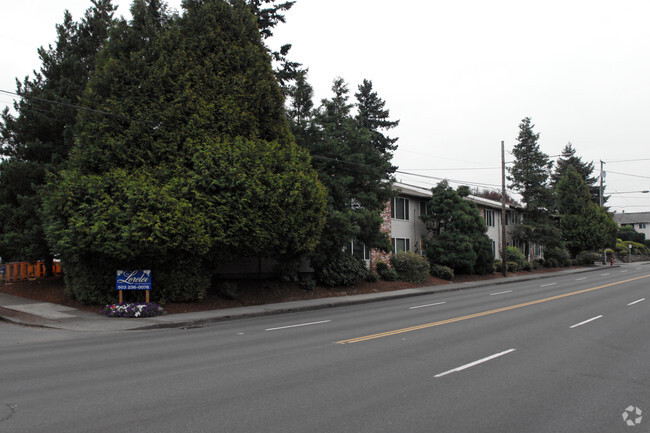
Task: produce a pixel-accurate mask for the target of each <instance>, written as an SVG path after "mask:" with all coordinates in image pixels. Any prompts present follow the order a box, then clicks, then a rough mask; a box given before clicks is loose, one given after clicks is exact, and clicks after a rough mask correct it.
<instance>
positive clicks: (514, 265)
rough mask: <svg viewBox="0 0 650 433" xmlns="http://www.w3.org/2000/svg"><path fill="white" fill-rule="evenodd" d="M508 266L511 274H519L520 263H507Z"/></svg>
mask: <svg viewBox="0 0 650 433" xmlns="http://www.w3.org/2000/svg"><path fill="white" fill-rule="evenodd" d="M507 265H508V270H509V271H510V272H517V271H518V270H519V263H517V262H507Z"/></svg>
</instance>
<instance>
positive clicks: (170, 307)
mask: <svg viewBox="0 0 650 433" xmlns="http://www.w3.org/2000/svg"><path fill="white" fill-rule="evenodd" d="M565 269H567V268H561V269H556V268H540V269H538V270H535V271H532V272H519V273H517V274H514V273H508V276H515V275H527V274H534V273H546V272H555V271H558V270H565ZM498 278H503V276H502V275H501V274H497V273H494V274H492V275H457V276H456V277H454V279H453V280H452V281H451V282H450V281H446V280H441V279H438V278H434V277H429V279H428V280H427V281H426V282H425V283H423V284H412V283H407V282H404V281H377V282H374V283H370V282H367V281H362V280H360V281H359V282H358V283H357V284H356V285H355V286H351V287H334V288H326V287H321V286H317V287H316V288H315V289H313V290H305V289H303V288H302V287H300V286H299V285H298V284H296V283H285V282H279V281H264V280H235V281H232V282H233V283H234V284H235V285H236V295H237V296H236V298H237V299H224V298H223V297H221V296H220V295H219V292H218V290H216V289H214V290H210V291H209V292H208V295H207V296H206V298H205V299H204V300H203V301H201V302H187V303H171V304H165V305H163V307H164V308H165V311H167V312H168V313H170V314H174V313H191V312H196V311H206V310H218V309H223V308H235V307H243V306H249V305H263V304H271V303H278V302H291V301H301V300H306V299H319V298H332V297H339V296H350V295H361V294H366V293H380V292H387V291H393V290H401V289H409V288H414V287H423V286H436V285H445V284H450V283H461V282H468V281H482V280H491V279H498ZM0 293H6V294H8V295H14V296H21V297H23V298H29V299H34V300H38V301H41V302H51V303H54V304H60V305H65V306H68V307H73V308H77V309H80V310H85V311H93V312H99V310H100V309H101V308H102V307H103V305H101V306H100V305H84V304H82V303H80V302H78V301H76V300H75V299H72V298H71V297H69V296H68V295H67V294H66V293H65V284H64V282H63V279H62V278H46V279H39V280H33V281H17V282H13V283H0ZM143 301H144V299H143ZM115 302H117V292H116V294H115Z"/></svg>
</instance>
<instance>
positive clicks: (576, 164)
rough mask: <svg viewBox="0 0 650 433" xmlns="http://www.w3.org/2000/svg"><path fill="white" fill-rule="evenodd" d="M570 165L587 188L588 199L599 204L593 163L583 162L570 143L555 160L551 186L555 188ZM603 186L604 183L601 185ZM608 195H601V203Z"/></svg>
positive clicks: (597, 179)
mask: <svg viewBox="0 0 650 433" xmlns="http://www.w3.org/2000/svg"><path fill="white" fill-rule="evenodd" d="M570 166H572V167H573V168H574V169H575V170H576V171H577V172H578V174H579V175H580V177H582V180H584V182H585V184H586V185H587V187H588V189H589V196H590V200H591V201H592V202H593V203H594V204H596V205H599V204H600V184H599V178H596V177H594V176H593V173H594V164H593V162H583V161H582V158H580V157H579V156H576V150H575V149H574V148H573V146H572V145H571V143H569V144H567V145H566V146H565V147H564V149H562V156H561V157H560V158H558V160H557V161H556V162H555V169H554V170H553V173H552V174H551V186H552V187H553V188H557V185H558V183H559V182H560V180H561V179H562V178H563V177H564V175H565V174H566V172H567V169H568V168H569V167H570ZM603 188H604V185H603ZM608 198H609V197H606V196H603V203H605V202H606V201H607V199H608Z"/></svg>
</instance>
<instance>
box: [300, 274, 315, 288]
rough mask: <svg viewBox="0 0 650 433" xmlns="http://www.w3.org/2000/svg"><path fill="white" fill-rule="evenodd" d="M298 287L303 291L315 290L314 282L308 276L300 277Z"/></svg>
mask: <svg viewBox="0 0 650 433" xmlns="http://www.w3.org/2000/svg"><path fill="white" fill-rule="evenodd" d="M300 287H302V288H303V289H305V290H314V289H315V288H316V280H315V279H314V278H312V277H311V276H310V275H305V276H301V277H300Z"/></svg>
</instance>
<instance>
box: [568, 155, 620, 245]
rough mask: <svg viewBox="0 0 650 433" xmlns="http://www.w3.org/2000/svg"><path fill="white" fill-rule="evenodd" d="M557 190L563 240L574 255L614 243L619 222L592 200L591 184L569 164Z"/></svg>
mask: <svg viewBox="0 0 650 433" xmlns="http://www.w3.org/2000/svg"><path fill="white" fill-rule="evenodd" d="M556 191H557V204H558V211H559V213H560V229H561V231H562V239H563V241H564V242H565V245H566V247H567V249H568V250H569V253H570V254H571V255H572V256H573V257H575V256H576V255H577V254H579V253H580V252H582V251H599V250H601V249H603V248H606V247H611V246H614V244H615V243H616V232H617V225H616V223H615V222H614V220H613V218H612V217H611V215H610V214H608V213H607V212H606V211H605V209H603V208H602V207H600V206H598V205H596V204H595V203H593V202H592V201H591V195H590V193H589V186H588V185H587V183H585V181H584V179H583V177H582V174H581V173H580V172H578V170H576V169H575V167H574V166H573V165H569V166H568V167H567V169H566V172H565V174H564V176H563V177H562V178H561V179H560V180H559V182H558V183H557V188H556Z"/></svg>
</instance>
